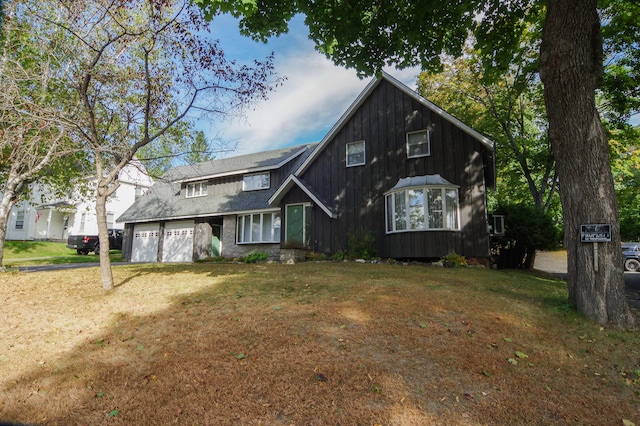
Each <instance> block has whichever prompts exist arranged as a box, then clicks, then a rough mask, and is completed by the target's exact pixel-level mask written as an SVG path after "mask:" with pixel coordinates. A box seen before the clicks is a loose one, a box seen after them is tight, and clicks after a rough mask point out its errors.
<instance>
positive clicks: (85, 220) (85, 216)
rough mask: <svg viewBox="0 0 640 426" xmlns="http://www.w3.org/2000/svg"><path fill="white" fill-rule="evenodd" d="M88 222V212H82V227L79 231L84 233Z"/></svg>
mask: <svg viewBox="0 0 640 426" xmlns="http://www.w3.org/2000/svg"><path fill="white" fill-rule="evenodd" d="M86 222H87V214H86V213H82V214H81V215H80V229H79V232H80V233H81V234H82V233H83V232H84V224H85V223H86Z"/></svg>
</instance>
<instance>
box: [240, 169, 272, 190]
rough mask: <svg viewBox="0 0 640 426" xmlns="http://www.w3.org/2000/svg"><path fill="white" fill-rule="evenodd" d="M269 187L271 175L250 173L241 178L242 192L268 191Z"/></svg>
mask: <svg viewBox="0 0 640 426" xmlns="http://www.w3.org/2000/svg"><path fill="white" fill-rule="evenodd" d="M270 187H271V174H270V173H269V172H266V173H252V174H250V175H244V177H243V178H242V190H243V191H256V190H259V189H269V188H270Z"/></svg>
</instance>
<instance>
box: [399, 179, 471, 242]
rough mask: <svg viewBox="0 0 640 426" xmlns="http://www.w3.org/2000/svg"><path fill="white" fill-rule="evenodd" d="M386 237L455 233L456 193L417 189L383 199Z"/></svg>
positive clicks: (428, 188)
mask: <svg viewBox="0 0 640 426" xmlns="http://www.w3.org/2000/svg"><path fill="white" fill-rule="evenodd" d="M386 205H387V233H391V232H403V231H422V230H444V229H447V230H457V229H459V224H458V189H457V188H447V187H441V186H438V187H419V188H410V189H403V190H400V191H394V192H392V193H390V194H387V195H386Z"/></svg>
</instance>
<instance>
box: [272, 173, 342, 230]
mask: <svg viewBox="0 0 640 426" xmlns="http://www.w3.org/2000/svg"><path fill="white" fill-rule="evenodd" d="M294 186H298V187H299V188H300V189H302V191H303V192H304V193H305V194H307V196H308V197H309V198H311V200H313V202H314V203H315V204H316V205H318V206H319V207H320V208H321V209H322V211H323V212H325V213H326V214H327V216H329V217H330V218H332V219H336V218H337V217H338V215H337V213H336V212H335V211H333V209H332V208H330V207H328V206H327V205H326V204H325V203H324V202H322V201H321V200H320V197H318V195H317V194H315V193H314V192H313V190H312V189H311V188H309V186H308V185H306V184H305V183H304V182H303V181H302V180H301V179H299V178H298V177H296V176H295V175H289V177H288V178H287V180H285V181H284V183H283V184H282V185H280V188H278V190H277V191H276V192H275V193H274V194H273V195H272V196H271V198H269V205H271V206H273V205H277V204H280V202H281V201H282V198H283V197H284V195H285V194H286V193H287V192H289V191H290V190H291V188H293V187H294Z"/></svg>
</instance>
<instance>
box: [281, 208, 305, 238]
mask: <svg viewBox="0 0 640 426" xmlns="http://www.w3.org/2000/svg"><path fill="white" fill-rule="evenodd" d="M286 216H287V217H286V230H285V241H286V242H287V243H289V244H291V243H293V244H295V245H300V246H302V245H304V204H290V205H288V206H287V211H286Z"/></svg>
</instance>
